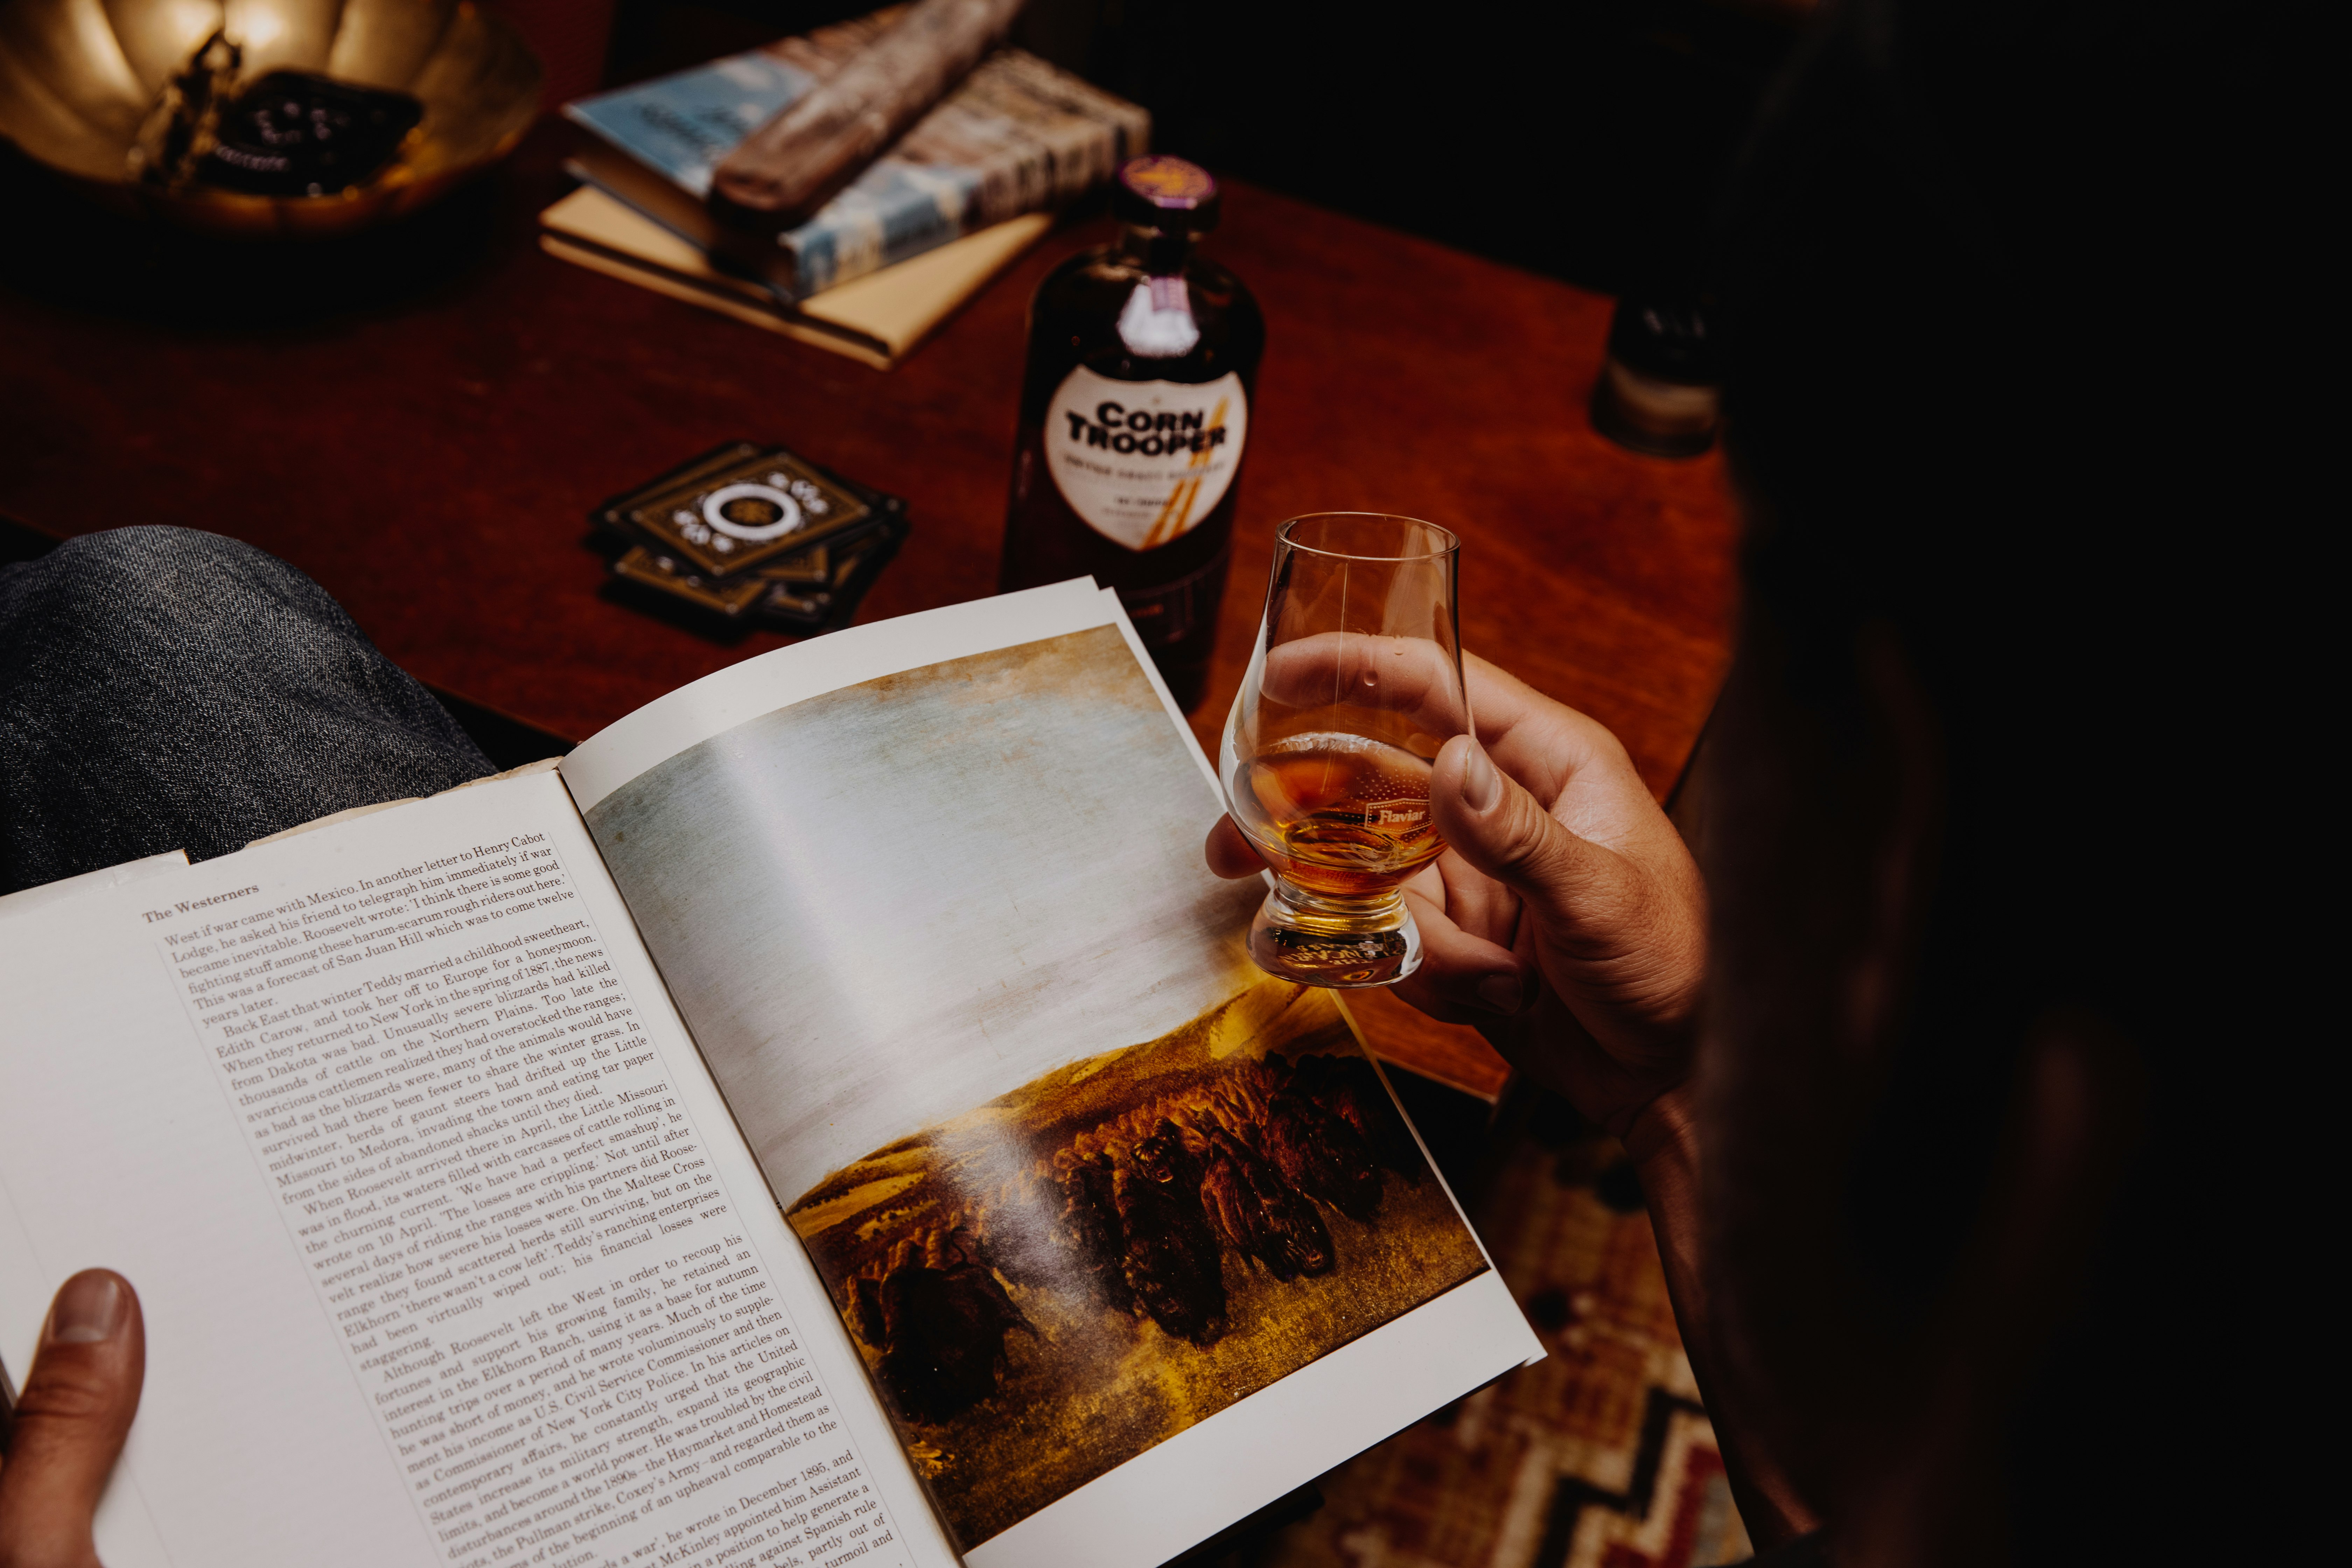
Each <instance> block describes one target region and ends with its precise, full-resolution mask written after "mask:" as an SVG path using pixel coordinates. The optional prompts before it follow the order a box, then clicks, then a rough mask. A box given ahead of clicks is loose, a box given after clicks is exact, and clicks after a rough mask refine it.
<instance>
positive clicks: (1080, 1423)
mask: <svg viewBox="0 0 2352 1568" xmlns="http://www.w3.org/2000/svg"><path fill="white" fill-rule="evenodd" d="M860 630H861V632H862V633H863V634H864V635H863V640H862V641H860V642H857V643H850V642H848V641H846V640H845V639H846V638H847V637H856V636H858V635H859V634H858V633H852V634H844V635H843V636H842V637H831V638H826V639H824V642H823V643H821V644H814V645H803V646H802V647H794V648H790V649H785V650H782V651H780V652H779V653H775V654H770V655H766V656H763V657H762V658H759V659H754V660H750V661H747V662H746V663H745V664H743V665H741V666H738V667H737V668H735V669H733V670H730V671H728V672H726V673H725V675H724V676H723V677H718V678H713V680H714V681H719V682H723V683H724V686H723V689H721V688H719V687H714V688H713V689H711V690H709V691H706V692H703V693H701V694H699V695H697V694H696V692H695V689H693V688H689V689H688V690H687V691H686V692H681V693H679V694H677V697H676V698H673V699H669V700H665V702H663V703H656V704H654V705H653V706H652V707H650V708H648V709H646V710H642V711H640V712H639V713H638V714H636V715H634V716H632V718H631V720H629V721H625V723H626V725H627V726H628V727H629V728H628V729H627V730H623V729H622V728H621V727H616V729H615V731H614V732H610V733H608V735H607V736H599V737H597V738H595V739H593V740H591V741H590V742H587V743H586V744H585V745H583V747H582V748H580V750H579V751H577V752H574V753H573V754H572V758H570V759H567V761H566V762H565V763H564V764H563V770H562V771H563V773H564V774H565V776H566V778H567V779H569V780H571V781H572V784H573V788H574V793H575V796H576V797H577V798H578V799H579V801H580V804H581V805H582V807H583V816H584V817H585V820H586V822H587V824H588V826H589V828H590V831H591V832H592V833H593V836H594V837H595V839H596V842H597V844H598V847H599V848H600V849H601V850H602V852H603V854H604V858H605V861H606V864H607V866H608V868H610V869H611V871H612V873H613V876H614V881H615V885H616V886H617V887H618V888H619V889H621V891H622V893H623V895H624V897H625V900H627V903H628V906H629V908H630V910H631V913H632V914H633V916H634V917H635V920H636V921H637V924H638V928H639V930H640V931H641V932H642V933H643V935H644V938H645V941H646V946H647V949H648V951H649V952H651V953H652V954H653V955H654V957H655V960H656V963H658V964H659V966H660V968H661V971H662V973H663V976H664V979H665V982H666V983H667V986H668V988H669V991H670V994H671V995H672V997H673V998H674V999H675V1000H676V1002H677V1005H678V1006H679V1009H680V1011H681V1014H682V1015H683V1016H684V1017H685V1019H686V1021H687V1023H688V1026H690V1028H691V1029H692V1031H693V1033H694V1036H695V1039H696V1042H697V1044H698V1046H699V1047H700V1048H701V1050H702V1051H703V1053H704V1057H705V1059H706V1060H707V1062H708V1063H709V1067H710V1068H711V1071H712V1075H713V1077H714V1079H716V1080H717V1082H718V1083H719V1087H720V1089H722V1091H723V1092H724V1093H725V1094H726V1096H727V1098H728V1100H729V1103H730V1108H731V1109H732V1110H733V1111H734V1114H735V1117H736V1119H737V1121H738V1123H739V1125H740V1127H741V1128H742V1130H743V1132H744V1136H745V1140H746V1142H748V1143H749V1144H750V1146H751V1150H752V1151H753V1152H754V1153H755V1154H756V1155H757V1156H758V1158H759V1161H760V1163H761V1169H762V1171H763V1172H764V1173H766V1175H767V1178H768V1181H769V1184H770V1186H771V1188H772V1191H773V1193H774V1194H775V1197H776V1199H777V1201H778V1202H779V1203H780V1204H781V1205H783V1207H784V1208H785V1209H786V1211H787V1215H788V1217H789V1218H790V1219H791V1221H792V1223H793V1228H794V1230H795V1231H796V1232H797V1233H798V1234H799V1236H800V1237H801V1239H802V1241H803V1245H804V1246H805V1247H806V1248H807V1251H808V1254H809V1257H810V1258H811V1259H812V1261H813V1262H814V1264H815V1266H816V1268H817V1270H818V1272H819V1274H820V1275H821V1276H822V1277H823V1278H824V1281H825V1283H826V1285H827V1287H828V1289H829V1290H830V1293H831V1296H832V1299H833V1302H834V1305H835V1309H836V1310H837V1311H838V1312H839V1314H840V1317H841V1320H842V1321H843V1322H844V1324H845V1326H846V1327H847V1329H848V1330H849V1331H850V1333H851V1334H852V1336H853V1338H854V1340H855V1342H856V1345H857V1347H858V1350H859V1352H860V1354H861V1356H862V1358H863V1360H864V1362H865V1364H866V1368H867V1370H868V1372H869V1373H870V1374H871V1376H872V1378H873V1380H874V1382H875V1384H876V1385H877V1388H878V1389H879V1390H880V1392H881V1393H882V1394H883V1397H884V1400H885V1402H886V1404H887V1406H888V1407H889V1409H890V1410H891V1411H892V1413H893V1415H894V1416H895V1417H896V1419H897V1422H898V1432H899V1436H900V1440H901V1442H902V1444H903V1445H904V1447H905V1448H906V1450H907V1452H908V1455H909V1457H910V1458H912V1459H913V1460H914V1462H915V1463H916V1464H917V1466H918V1467H919V1468H920V1469H921V1471H922V1473H923V1475H924V1477H925V1479H926V1480H927V1481H928V1483H929V1488H930V1492H931V1496H932V1499H933V1500H934V1503H935V1505H936V1507H937V1508H938V1510H939V1512H940V1517H941V1519H942V1520H943V1521H945V1523H946V1524H947V1526H948V1528H949V1530H950V1533H951V1535H952V1536H953V1537H954V1539H955V1540H956V1542H957V1543H958V1544H959V1545H960V1546H961V1549H962V1550H963V1552H964V1553H965V1555H966V1559H967V1561H968V1562H970V1563H974V1564H981V1565H986V1568H993V1565H994V1564H997V1563H1004V1564H1021V1565H1024V1568H1039V1565H1044V1568H1052V1565H1055V1564H1062V1563H1069V1564H1080V1563H1084V1564H1087V1565H1089V1568H1119V1565H1129V1564H1131V1565H1133V1568H1154V1565H1156V1564H1158V1563H1161V1562H1164V1561H1165V1560H1166V1559H1168V1558H1169V1557H1171V1556H1173V1555H1174V1554H1176V1553H1177V1552H1180V1551H1181V1550H1183V1549H1184V1548H1186V1547H1188V1546H1190V1545H1192V1544H1193V1543H1194V1542H1198V1541H1199V1540H1201V1539H1202V1538H1204V1537H1205V1536H1207V1535H1209V1534H1212V1533H1213V1532H1214V1531H1216V1530H1218V1529H1219V1528H1221V1527H1223V1525H1224V1524H1226V1523H1229V1522H1231V1521H1233V1520H1234V1519H1236V1518H1239V1517H1241V1516H1242V1515H1244V1514H1246V1513H1248V1512H1249V1511H1251V1510H1254V1509H1255V1508H1257V1507H1259V1506H1262V1505H1263V1504H1264V1503H1265V1502H1267V1501H1269V1500H1272V1499H1273V1498H1274V1497H1276V1496H1279V1495H1280V1494H1281V1493H1282V1492H1284V1491H1286V1490H1287V1489H1290V1488H1292V1487H1294V1486H1296V1485H1297V1484H1299V1483H1300V1482H1301V1481H1304V1480H1306V1479H1309V1478H1311V1477H1312V1476H1313V1475H1315V1474H1317V1473H1318V1472H1319V1471H1320V1470H1322V1469H1324V1468H1328V1467H1329V1466H1330V1465H1332V1464H1336V1463H1337V1462H1339V1460H1340V1459H1343V1458H1346V1457H1347V1456H1348V1455H1349V1454H1351V1453H1353V1452H1355V1451H1357V1450H1358V1449H1360V1448H1362V1447H1367V1446H1369V1445H1370V1443H1372V1442H1374V1441H1376V1440H1377V1439H1379V1438H1380V1437H1381V1436H1386V1435H1387V1434H1388V1433H1389V1432H1390V1431H1392V1430H1394V1429H1395V1428H1396V1427H1398V1426H1403V1425H1404V1424H1406V1423H1407V1422H1409V1421H1412V1420H1413V1419H1415V1418H1417V1417H1419V1416H1421V1415H1424V1414H1426V1413H1427V1412H1428V1411H1429V1410H1430V1409H1432V1408H1434V1407H1435V1406H1436V1405H1441V1404H1443V1403H1444V1402H1445V1401H1446V1400H1448V1399H1451V1398H1454V1397H1455V1396H1457V1395H1459V1394H1462V1393H1465V1392H1466V1391H1467V1390H1468V1389H1469V1388H1471V1387H1474V1386H1475V1385H1476V1384H1480V1383H1483V1382H1485V1381H1486V1380H1487V1379H1489V1378H1491V1377H1493V1376H1495V1375H1497V1374H1498V1373H1501V1372H1503V1371H1505V1370H1507V1368H1508V1367H1510V1366H1512V1365H1516V1364H1517V1363H1520V1362H1521V1361H1523V1360H1526V1359H1528V1358H1530V1357H1531V1356H1532V1355H1534V1354H1537V1353H1539V1352H1538V1351H1537V1348H1536V1345H1535V1342H1534V1340H1533V1337H1532V1335H1531V1334H1530V1333H1529V1331H1528V1329H1527V1328H1526V1325H1525V1323H1524V1321H1523V1320H1522V1319H1521V1318H1520V1317H1519V1314H1518V1312H1517V1308H1516V1307H1515V1306H1514V1305H1513V1304H1512V1302H1511V1300H1510V1298H1509V1296H1508V1294H1507V1291H1505V1290H1504V1289H1503V1288H1502V1287H1501V1285H1500V1283H1499V1281H1498V1280H1497V1279H1496V1277H1495V1275H1494V1274H1493V1272H1492V1270H1491V1269H1490V1268H1489V1267H1488V1264H1487V1260H1486V1257H1485V1255H1484V1253H1483V1251H1482V1250H1481V1248H1480V1247H1479V1246H1478V1243H1477V1240H1476V1237H1475V1236H1474V1235H1473V1234H1472V1233H1471V1231H1470V1229H1469V1227H1468V1226H1467V1225H1466V1224H1465V1223H1464V1222H1463V1220H1462V1218H1461V1215H1460V1214H1459V1211H1458V1209H1457V1208H1456V1207H1455V1205H1454V1203H1453V1202H1452V1199H1451V1197H1450V1195H1449V1194H1447V1193H1446V1192H1445V1190H1444V1184H1443V1183H1442V1182H1440V1181H1439V1180H1438V1179H1437V1176H1436V1173H1434V1171H1433V1169H1432V1168H1431V1167H1430V1165H1429V1163H1428V1161H1427V1159H1426V1156H1425V1154H1424V1153H1423V1151H1422V1149H1421V1148H1420V1146H1419V1144H1418V1142H1417V1141H1416V1140H1415V1139H1414V1138H1413V1136H1412V1132H1411V1131H1410V1129H1409V1127H1408V1126H1407V1124H1406V1123H1405V1122H1404V1121H1403V1119H1402V1115H1401V1114H1400V1113H1399V1112H1398V1110H1396V1108H1395V1105H1394V1103H1393V1101H1392V1100H1391V1096H1390V1095H1389V1094H1388V1092H1387V1089H1386V1088H1385V1085H1384V1084H1383V1082H1382V1081H1381V1079H1380V1077H1379V1074H1378V1071H1377V1069H1376V1068H1374V1067H1373V1066H1372V1064H1371V1063H1370V1059H1369V1058H1367V1057H1366V1056H1365V1055H1364V1053H1363V1051H1362V1049H1361V1046H1360V1041H1359V1040H1358V1039H1357V1038H1356V1037H1355V1035H1354V1033H1353V1030H1352V1028H1351V1026H1350V1025H1349V1021H1348V1019H1347V1017H1346V1016H1345V1014H1344V1013H1343V1012H1342V1011H1341V1010H1340V1009H1339V1006H1338V1005H1337V1003H1336V1002H1335V1001H1334V1000H1333V998H1332V995H1331V994H1330V993H1328V992H1319V991H1313V990H1309V989H1307V988H1304V987H1300V986H1297V985H1294V984H1288V983H1286V982H1281V981H1276V980H1274V979H1271V978H1270V977H1268V976H1266V975H1265V974H1263V973H1260V972H1259V971H1258V970H1257V969H1256V968H1255V966H1254V965H1253V964H1251V963H1250V962H1249V960H1248V957H1247V954H1246V951H1245V947H1244V934H1245V932H1246V931H1247V928H1248V924H1249V920H1250V916H1251V913H1252V910H1253V909H1254V908H1255V905H1256V903H1257V901H1258V900H1260V899H1261V898H1262V897H1263V894H1264V889H1262V888H1261V887H1259V886H1257V885H1256V884H1254V883H1226V882H1222V881H1220V880H1218V879H1215V878H1214V877H1213V876H1212V875H1211V874H1210V873H1209V872H1208V870H1207V868H1206V867H1205V866H1204V865H1203V864H1202V854H1201V841H1202V836H1203V835H1204V834H1205V833H1206V831H1207V829H1208V827H1209V826H1210V825H1211V824H1212V823H1213V822H1214V821H1215V820H1216V817H1217V816H1218V814H1219V812H1220V811H1221V810H1222V805H1221V802H1220V799H1219V796H1218V795H1217V793H1216V790H1215V788H1214V786H1213V780H1212V775H1211V774H1210V773H1209V770H1208V768H1207V764H1206V762H1205V759H1203V758H1202V757H1201V755H1200V753H1199V752H1198V749H1197V747H1196V746H1194V745H1193V743H1192V740H1191V737H1190V733H1189V731H1188V730H1187V729H1186V728H1185V727H1184V725H1183V724H1182V722H1181V715H1179V714H1178V713H1177V712H1176V711H1175V710H1174V708H1173V706H1172V704H1171V702H1170V701H1169V700H1168V696H1167V692H1166V690H1165V688H1164V687H1163V686H1162V685H1161V684H1160V682H1159V680H1158V678H1157V676H1156V674H1155V673H1154V672H1153V671H1152V670H1151V668H1150V663H1149V661H1148V659H1147V658H1144V657H1143V655H1142V653H1141V649H1140V645H1139V643H1138V642H1137V640H1136V638H1135V636H1134V633H1133V629H1132V628H1131V627H1130V626H1128V625H1127V624H1126V622H1125V618H1124V616H1123V615H1122V614H1121V613H1120V611H1119V610H1118V605H1117V600H1116V597H1115V596H1114V595H1108V594H1098V593H1093V592H1091V591H1089V592H1087V593H1086V594H1083V595H1072V594H1070V593H1068V592H1067V591H1066V586H1065V588H1064V589H1055V590H1041V591H1039V594H1038V595H1037V596H1036V597H1034V598H1033V597H1032V596H1029V595H1013V596H1008V597H1007V598H1005V599H1000V600H994V601H985V602H982V603H980V604H974V605H960V606H956V607H955V608H954V609H953V610H950V611H935V612H930V613H929V614H926V615H923V616H910V617H908V618H907V619H905V620H903V621H900V622H895V623H881V624H878V625H876V626H869V627H866V628H861V629H860ZM824 644H834V645H836V646H835V647H831V648H824ZM820 649H822V650H823V652H822V655H821V657H822V658H823V660H824V663H823V664H822V665H821V666H820V665H819V664H817V663H816V662H815V659H816V658H818V657H820V653H819V650H820ZM671 702H675V703H677V708H676V709H674V710H668V711H665V709H666V705H667V704H668V703H671ZM1245 1456H1246V1458H1245Z"/></svg>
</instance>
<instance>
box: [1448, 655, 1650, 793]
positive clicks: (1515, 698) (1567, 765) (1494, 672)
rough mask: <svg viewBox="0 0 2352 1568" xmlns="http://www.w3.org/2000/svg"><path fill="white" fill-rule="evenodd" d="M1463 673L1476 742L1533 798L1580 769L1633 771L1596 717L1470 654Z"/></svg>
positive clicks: (1567, 780)
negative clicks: (1525, 786)
mask: <svg viewBox="0 0 2352 1568" xmlns="http://www.w3.org/2000/svg"><path fill="white" fill-rule="evenodd" d="M1462 673H1463V677H1464V679H1465V680H1466V681H1467V682H1468V684H1469V689H1470V711H1471V714H1472V715H1473V717H1474V718H1475V720H1476V721H1477V735H1478V743H1479V744H1480V745H1482V746H1484V747H1485V748H1486V752H1487V754H1488V755H1489V756H1491V757H1492V758H1493V759H1494V760H1495V762H1496V764H1497V765H1498V766H1500V767H1501V768H1502V770H1503V771H1504V772H1505V773H1509V774H1510V775H1511V776H1512V777H1513V778H1515V779H1517V780H1518V781H1519V782H1520V783H1521V784H1525V785H1527V786H1528V789H1530V790H1532V791H1534V792H1535V794H1536V795H1537V797H1538V799H1541V800H1544V801H1553V800H1556V799H1558V798H1559V792H1560V791H1561V790H1562V789H1564V788H1566V787H1567V786H1568V784H1569V783H1570V780H1572V779H1574V778H1575V777H1577V775H1579V774H1580V773H1587V772H1590V771H1592V770H1595V769H1609V770H1622V771H1623V772H1625V773H1631V772H1632V771H1633V761H1632V759H1631V758H1629V757H1627V756H1626V754H1625V748H1624V746H1623V745H1622V743H1621V742H1619V741H1618V739H1617V737H1616V736H1615V735H1613V734H1612V733H1610V731H1609V727H1608V726H1607V725H1605V724H1603V723H1601V721H1599V720H1597V719H1592V718H1590V717H1588V716H1586V715H1585V714H1582V713H1580V712H1578V711H1577V710H1575V709H1573V708H1570V706H1569V705H1568V704H1567V703H1565V702H1557V701H1554V700H1552V699H1551V698H1549V697H1546V696H1545V695H1544V694H1543V693H1542V692H1540V691H1538V690H1537V689H1535V688H1534V687H1532V686H1529V685H1528V683H1527V682H1526V681H1523V680H1521V679H1518V678H1517V676H1515V675H1512V674H1510V673H1509V672H1507V671H1506V670H1502V669H1498V668H1496V667H1495V666H1494V665H1491V664H1488V663H1487V662H1486V660H1485V659H1483V658H1479V657H1478V656H1477V655H1475V654H1472V653H1465V654H1464V655H1463V656H1462Z"/></svg>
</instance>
